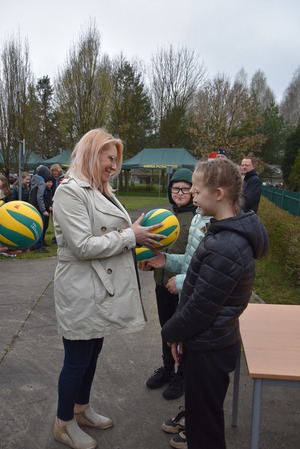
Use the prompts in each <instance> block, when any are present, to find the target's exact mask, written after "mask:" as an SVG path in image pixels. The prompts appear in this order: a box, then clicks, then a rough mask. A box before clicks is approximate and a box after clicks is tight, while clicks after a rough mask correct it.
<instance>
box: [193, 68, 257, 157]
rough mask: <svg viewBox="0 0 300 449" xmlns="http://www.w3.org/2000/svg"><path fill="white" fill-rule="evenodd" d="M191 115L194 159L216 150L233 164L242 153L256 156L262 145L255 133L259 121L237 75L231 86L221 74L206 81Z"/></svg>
mask: <svg viewBox="0 0 300 449" xmlns="http://www.w3.org/2000/svg"><path fill="white" fill-rule="evenodd" d="M192 115H193V122H194V126H193V129H192V130H191V132H193V134H194V142H195V155H196V156H197V157H201V156H202V157H207V156H208V155H209V153H211V152H212V151H215V150H217V149H218V148H220V147H222V148H226V149H227V150H228V152H229V154H230V158H231V159H232V160H234V161H236V162H239V161H240V158H241V157H242V155H243V154H245V152H247V153H248V152H252V153H253V154H256V155H258V154H259V152H260V149H261V145H262V143H263V142H264V138H263V136H262V135H261V134H260V133H259V132H258V127H259V126H260V124H261V121H262V117H261V115H260V114H258V113H257V110H256V107H255V104H254V102H253V100H252V99H251V96H250V93H249V89H248V87H247V84H246V78H245V76H242V74H241V73H239V74H238V76H237V77H236V79H235V81H234V83H233V84H231V82H230V79H229V77H227V76H226V75H224V74H218V75H217V76H216V77H215V78H214V79H213V80H212V81H210V80H209V81H207V82H206V84H205V86H204V87H203V88H202V89H200V91H199V92H198V95H197V98H196V100H195V104H194V110H193V114H192Z"/></svg>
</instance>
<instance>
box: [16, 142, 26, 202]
mask: <svg viewBox="0 0 300 449" xmlns="http://www.w3.org/2000/svg"><path fill="white" fill-rule="evenodd" d="M24 157H25V139H23V140H20V142H19V191H18V199H19V200H22V170H23V168H24V167H23V164H24Z"/></svg>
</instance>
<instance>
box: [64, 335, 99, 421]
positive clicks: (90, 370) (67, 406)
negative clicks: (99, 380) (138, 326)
mask: <svg viewBox="0 0 300 449" xmlns="http://www.w3.org/2000/svg"><path fill="white" fill-rule="evenodd" d="M63 344H64V348H65V358H64V364H63V367H62V370H61V373H60V375H59V379H58V407H57V417H58V418H59V419H62V420H63V421H70V420H71V419H73V417H74V405H75V403H76V404H88V403H89V400H90V392H91V387H92V382H93V379H94V375H95V371H96V366H97V360H98V356H99V354H100V351H101V349H102V345H103V338H94V339H92V340H67V339H65V338H64V337H63Z"/></svg>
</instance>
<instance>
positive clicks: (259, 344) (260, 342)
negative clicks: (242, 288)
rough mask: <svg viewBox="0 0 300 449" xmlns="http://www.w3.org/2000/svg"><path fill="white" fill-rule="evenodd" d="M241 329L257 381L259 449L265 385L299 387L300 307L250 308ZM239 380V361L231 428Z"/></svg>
mask: <svg viewBox="0 0 300 449" xmlns="http://www.w3.org/2000/svg"><path fill="white" fill-rule="evenodd" d="M240 329H241V336H242V345H243V350H244V355H245V359H246V363H247V368H248V374H249V377H251V378H252V379H253V381H254V385H253V400H252V422H251V443H250V449H258V448H259V428H260V411H261V398H262V387H263V385H272V386H274V385H277V386H284V387H298V388H299V387H300V306H294V305H277V304H276V305H275V304H249V305H248V307H247V309H246V310H245V312H244V313H243V314H242V315H241V317H240ZM239 376H240V361H239V362H238V365H237V368H236V371H235V374H234V387H233V407H232V426H236V425H237V410H238V393H239Z"/></svg>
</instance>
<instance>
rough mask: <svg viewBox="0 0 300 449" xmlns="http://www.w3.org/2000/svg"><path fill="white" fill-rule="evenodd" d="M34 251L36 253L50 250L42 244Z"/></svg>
mask: <svg viewBox="0 0 300 449" xmlns="http://www.w3.org/2000/svg"><path fill="white" fill-rule="evenodd" d="M34 251H35V252H36V253H49V251H48V250H47V249H46V248H43V247H42V246H41V248H36V249H35V250H34Z"/></svg>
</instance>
